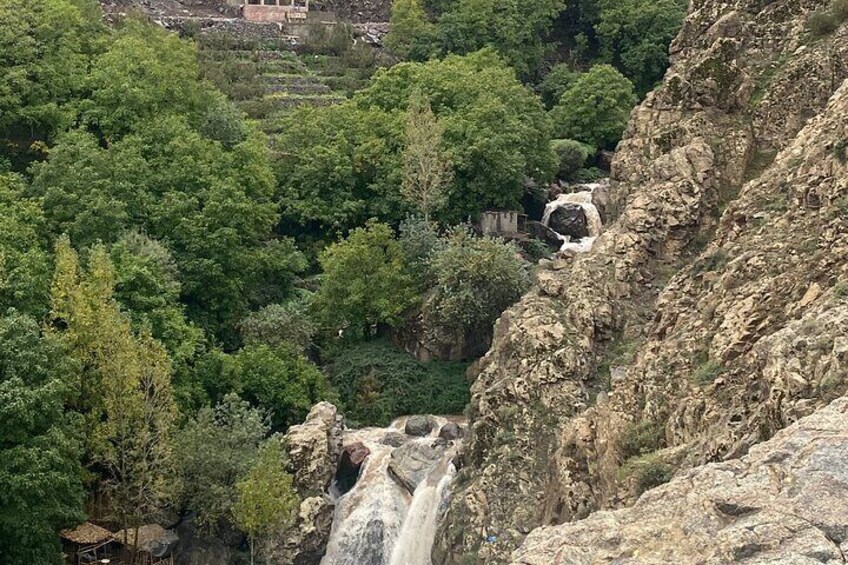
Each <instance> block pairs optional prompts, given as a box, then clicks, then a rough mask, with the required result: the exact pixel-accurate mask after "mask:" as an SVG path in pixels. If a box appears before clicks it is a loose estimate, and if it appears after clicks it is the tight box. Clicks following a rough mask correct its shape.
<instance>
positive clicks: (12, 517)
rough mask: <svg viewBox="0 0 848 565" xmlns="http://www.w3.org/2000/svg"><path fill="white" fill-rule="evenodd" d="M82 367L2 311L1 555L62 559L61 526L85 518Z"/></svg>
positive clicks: (15, 559)
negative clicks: (74, 396) (70, 404)
mask: <svg viewBox="0 0 848 565" xmlns="http://www.w3.org/2000/svg"><path fill="white" fill-rule="evenodd" d="M76 370H77V367H76V365H75V364H74V363H73V362H71V360H70V359H69V358H68V357H67V355H66V354H65V352H64V351H63V349H62V347H61V346H60V344H59V343H57V342H56V340H54V339H52V338H50V337H44V336H42V335H41V334H40V332H39V329H38V326H37V324H36V323H35V321H34V320H32V319H31V318H28V317H26V316H23V315H21V314H19V313H17V312H15V311H13V310H10V311H9V312H8V313H7V314H6V315H5V316H4V317H2V318H0V421H2V422H3V424H2V426H3V433H2V435H0V485H3V488H2V489H0V562H2V563H44V564H48V563H55V564H57V565H58V564H59V563H62V562H63V560H62V553H61V548H60V546H59V539H58V536H57V535H56V533H57V532H58V531H59V530H60V529H62V528H70V527H73V526H75V525H76V524H78V523H80V522H81V521H82V520H83V518H84V515H83V513H82V504H83V498H84V491H83V483H82V477H83V471H82V467H81V465H80V461H79V457H80V449H79V444H78V442H77V440H76V437H75V430H74V427H73V426H72V420H71V418H70V415H69V414H66V413H65V411H64V409H63V400H64V398H65V395H66V394H67V385H66V383H67V382H68V381H72V380H73V377H72V375H73V374H74V373H75V371H76Z"/></svg>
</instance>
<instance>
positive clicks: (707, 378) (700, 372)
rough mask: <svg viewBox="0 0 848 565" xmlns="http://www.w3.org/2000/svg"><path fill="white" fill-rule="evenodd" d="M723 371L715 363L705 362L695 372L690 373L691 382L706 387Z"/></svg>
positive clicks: (722, 368)
mask: <svg viewBox="0 0 848 565" xmlns="http://www.w3.org/2000/svg"><path fill="white" fill-rule="evenodd" d="M724 371H725V368H724V367H722V366H721V365H720V364H718V363H716V362H715V361H707V362H705V363H703V364H702V365H700V366H699V367H698V368H697V369H695V372H694V373H692V380H693V381H695V382H696V383H698V384H699V385H708V384H710V383H712V382H713V381H714V380H716V377H718V376H719V375H721V374H722V373H724Z"/></svg>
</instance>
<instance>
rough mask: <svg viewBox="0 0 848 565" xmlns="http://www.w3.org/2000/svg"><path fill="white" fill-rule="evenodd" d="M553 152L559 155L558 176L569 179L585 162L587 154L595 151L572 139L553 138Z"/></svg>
mask: <svg viewBox="0 0 848 565" xmlns="http://www.w3.org/2000/svg"><path fill="white" fill-rule="evenodd" d="M551 147H553V150H554V153H556V154H557V156H558V157H559V178H561V179H563V180H571V179H573V178H574V175H575V174H576V173H577V171H579V170H580V169H582V168H583V166H584V165H585V164H586V159H588V158H589V155H593V154H594V153H595V149H594V148H593V147H589V146H588V145H586V144H585V143H580V142H579V141H574V140H573V139H555V140H554V141H552V142H551Z"/></svg>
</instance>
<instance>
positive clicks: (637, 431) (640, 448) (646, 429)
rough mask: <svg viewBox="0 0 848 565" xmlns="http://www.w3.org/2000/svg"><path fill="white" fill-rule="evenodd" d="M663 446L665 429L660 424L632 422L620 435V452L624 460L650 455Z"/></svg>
mask: <svg viewBox="0 0 848 565" xmlns="http://www.w3.org/2000/svg"><path fill="white" fill-rule="evenodd" d="M664 444H665V427H664V426H663V425H662V424H661V423H660V422H653V421H650V420H643V421H641V422H633V423H631V424H630V425H628V426H627V427H626V428H625V429H624V432H623V433H622V434H621V450H622V454H623V456H624V457H626V458H630V457H637V456H640V455H646V454H648V453H652V452H654V451H656V450H657V449H659V448H661V447H663V445H664Z"/></svg>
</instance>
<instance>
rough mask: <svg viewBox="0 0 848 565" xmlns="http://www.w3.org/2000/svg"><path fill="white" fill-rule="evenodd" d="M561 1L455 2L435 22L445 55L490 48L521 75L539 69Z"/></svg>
mask: <svg viewBox="0 0 848 565" xmlns="http://www.w3.org/2000/svg"><path fill="white" fill-rule="evenodd" d="M564 5H565V2H564V1H563V0H536V1H535V2H525V1H521V0H458V1H457V2H454V3H453V4H452V5H450V7H449V8H448V9H447V11H445V13H443V14H442V16H441V18H440V19H439V22H438V32H439V40H440V42H441V44H442V51H443V52H445V53H459V54H463V53H471V52H473V51H477V50H478V49H481V48H483V47H492V48H494V49H496V50H498V52H499V53H500V54H501V55H502V56H503V57H504V58H505V59H506V60H507V61H509V63H510V64H511V65H512V66H513V67H514V68H515V69H516V70H517V71H518V72H519V74H521V75H523V76H529V75H531V74H532V73H533V71H534V70H535V69H537V68H538V67H539V64H540V62H541V60H542V57H543V56H544V55H545V52H546V50H547V45H546V43H545V36H546V34H547V33H548V31H549V30H550V29H551V26H552V24H553V22H554V18H556V16H557V14H558V13H559V12H560V11H561V10H562V9H563V7H564Z"/></svg>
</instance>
